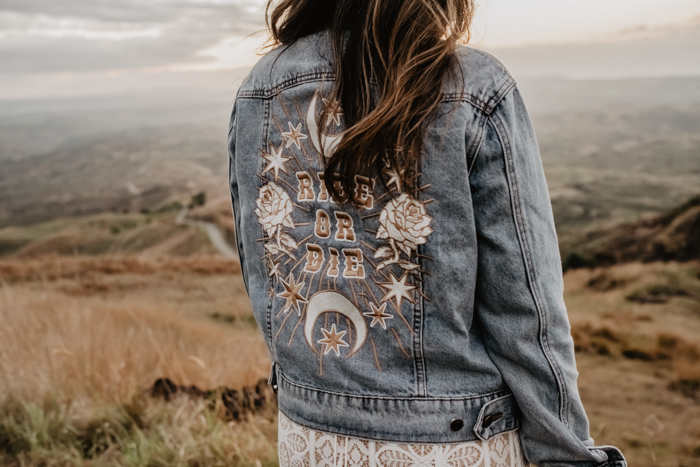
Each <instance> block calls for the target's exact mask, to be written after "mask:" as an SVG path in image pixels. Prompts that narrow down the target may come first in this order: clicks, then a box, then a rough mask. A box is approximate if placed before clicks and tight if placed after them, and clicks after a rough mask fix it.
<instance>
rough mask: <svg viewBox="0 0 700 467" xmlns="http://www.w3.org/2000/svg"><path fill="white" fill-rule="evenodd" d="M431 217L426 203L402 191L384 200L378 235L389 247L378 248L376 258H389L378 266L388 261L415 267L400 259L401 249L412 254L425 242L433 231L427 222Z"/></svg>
mask: <svg viewBox="0 0 700 467" xmlns="http://www.w3.org/2000/svg"><path fill="white" fill-rule="evenodd" d="M432 222H433V218H432V217H430V216H429V215H428V214H427V213H426V212H425V206H423V204H422V203H421V202H420V201H418V200H416V199H415V198H412V197H411V196H409V195H408V194H407V193H403V194H402V195H400V196H399V197H398V198H394V199H392V200H390V201H388V202H387V203H386V205H385V206H384V209H383V210H382V213H381V215H380V216H379V224H380V225H379V229H378V231H377V238H382V239H389V246H388V247H387V246H385V247H381V248H379V249H378V250H377V252H376V253H375V255H374V257H375V258H389V259H387V260H386V261H383V262H382V263H381V264H380V265H379V266H377V269H382V268H383V267H385V266H387V265H389V264H398V265H399V266H401V267H402V268H404V269H416V268H417V267H418V265H417V264H415V263H411V262H409V261H401V260H400V252H399V250H400V251H403V252H404V253H405V254H406V256H408V257H409V259H410V257H411V252H412V251H413V250H415V249H416V248H418V245H422V244H424V243H425V242H426V237H427V236H428V235H430V234H431V233H433V229H432V228H431V227H430V224H431V223H432Z"/></svg>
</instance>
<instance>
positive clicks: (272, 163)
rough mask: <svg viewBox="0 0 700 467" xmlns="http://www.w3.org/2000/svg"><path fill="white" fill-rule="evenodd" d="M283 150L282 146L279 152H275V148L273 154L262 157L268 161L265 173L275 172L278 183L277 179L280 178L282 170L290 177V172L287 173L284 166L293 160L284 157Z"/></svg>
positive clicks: (264, 154)
mask: <svg viewBox="0 0 700 467" xmlns="http://www.w3.org/2000/svg"><path fill="white" fill-rule="evenodd" d="M282 149H283V148H282V146H280V148H279V149H278V150H277V151H275V148H274V147H273V148H272V154H266V153H263V155H262V158H263V159H265V160H266V161H267V167H265V170H263V173H265V172H270V171H272V170H274V171H275V181H277V177H278V176H279V171H280V170H281V171H282V172H284V173H286V174H287V175H289V172H287V168H286V167H285V166H284V164H286V163H287V161H288V160H290V159H291V157H284V156H283V155H282Z"/></svg>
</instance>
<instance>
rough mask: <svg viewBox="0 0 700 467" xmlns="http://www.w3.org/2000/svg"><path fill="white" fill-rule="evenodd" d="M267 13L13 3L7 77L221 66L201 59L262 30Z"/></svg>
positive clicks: (122, 1) (249, 5) (47, 0)
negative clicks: (185, 65)
mask: <svg viewBox="0 0 700 467" xmlns="http://www.w3.org/2000/svg"><path fill="white" fill-rule="evenodd" d="M259 6H260V5H259V3H256V2H250V1H247V2H246V1H243V0H240V1H235V0H229V1H221V0H220V1H213V0H170V1H164V0H161V1H150V2H141V1H137V0H61V1H53V0H5V1H4V2H3V5H2V7H1V8H2V11H0V73H36V72H85V71H107V70H123V69H128V68H142V67H158V66H164V65H167V64H170V63H185V62H192V63H195V64H196V63H202V62H206V61H214V60H215V57H212V56H207V55H206V54H202V53H201V52H202V51H203V50H207V49H211V48H212V47H215V46H216V45H217V44H220V43H222V41H224V40H226V39H227V38H230V37H232V36H233V37H245V36H246V35H248V34H250V33H252V32H254V31H256V30H259V29H260V28H261V27H262V25H261V24H260V19H259V18H260V16H261V15H260V14H259V11H258V10H259Z"/></svg>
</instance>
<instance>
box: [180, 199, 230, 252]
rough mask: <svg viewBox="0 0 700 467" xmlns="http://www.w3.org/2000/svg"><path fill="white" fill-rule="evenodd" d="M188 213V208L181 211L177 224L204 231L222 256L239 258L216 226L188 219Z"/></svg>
mask: <svg viewBox="0 0 700 467" xmlns="http://www.w3.org/2000/svg"><path fill="white" fill-rule="evenodd" d="M188 212H189V209H187V208H186V207H185V208H182V211H180V213H179V214H178V215H177V219H176V220H175V222H177V223H178V224H181V225H192V226H195V227H199V228H200V229H203V230H204V231H205V232H206V233H207V236H208V237H209V241H211V244H212V245H214V248H216V251H218V252H219V253H220V254H221V255H223V256H225V257H227V258H238V253H237V252H236V250H234V249H233V248H231V246H230V245H229V244H228V243H226V240H225V239H224V236H223V235H222V234H221V231H220V230H219V228H218V227H217V226H216V224H213V223H211V222H206V221H197V220H192V219H188V218H187V213H188Z"/></svg>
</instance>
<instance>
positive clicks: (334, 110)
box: [323, 99, 343, 126]
mask: <svg viewBox="0 0 700 467" xmlns="http://www.w3.org/2000/svg"><path fill="white" fill-rule="evenodd" d="M329 102H330V101H329V100H328V99H323V105H325V106H326V107H328V106H329ZM330 107H331V110H330V111H329V113H328V118H327V119H326V126H329V125H330V124H331V122H335V126H340V117H342V116H343V111H342V110H340V103H339V102H338V101H337V100H335V99H333V102H331V103H330Z"/></svg>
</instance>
